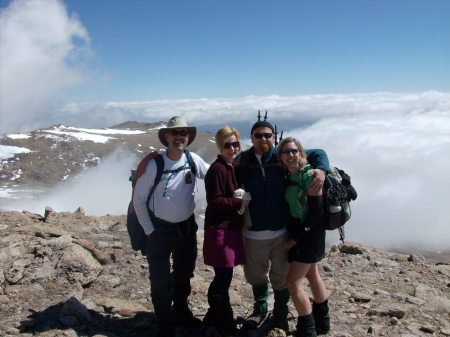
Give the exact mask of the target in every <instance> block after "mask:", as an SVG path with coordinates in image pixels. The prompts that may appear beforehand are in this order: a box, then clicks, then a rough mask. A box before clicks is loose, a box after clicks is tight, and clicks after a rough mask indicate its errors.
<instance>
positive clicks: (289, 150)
mask: <svg viewBox="0 0 450 337" xmlns="http://www.w3.org/2000/svg"><path fill="white" fill-rule="evenodd" d="M299 152H300V151H299V150H297V149H288V150H283V151H281V153H284V154H292V155H293V156H295V155H296V154H297V153H299Z"/></svg>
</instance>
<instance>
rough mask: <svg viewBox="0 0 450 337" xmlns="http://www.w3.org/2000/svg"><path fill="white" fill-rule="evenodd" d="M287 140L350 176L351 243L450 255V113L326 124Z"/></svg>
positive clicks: (402, 114)
mask: <svg viewBox="0 0 450 337" xmlns="http://www.w3.org/2000/svg"><path fill="white" fill-rule="evenodd" d="M397 109H398V110H402V109H399V107H397ZM288 133H289V134H292V135H295V136H297V137H298V138H299V139H300V140H301V141H302V142H303V144H304V145H305V147H306V148H311V147H319V148H323V149H326V151H327V152H328V155H329V157H330V161H331V163H332V164H334V165H336V166H338V167H340V168H342V169H344V170H346V171H347V172H348V173H349V174H350V175H351V177H352V181H353V184H354V186H355V187H356V189H357V191H358V193H359V196H358V199H357V200H356V201H355V202H353V203H352V207H353V208H352V209H353V217H352V219H351V221H350V223H349V224H348V226H347V238H348V239H349V240H351V241H358V242H365V243H369V244H372V245H375V246H378V247H380V246H381V247H388V248H392V247H410V248H415V249H417V250H418V249H423V248H428V249H433V250H438V249H448V248H449V242H450V220H449V219H450V209H449V206H448V205H449V203H450V179H448V172H450V157H449V155H448V154H449V153H450V111H449V110H445V111H422V112H414V111H411V112H409V113H408V112H406V111H405V112H390V113H388V114H381V116H379V115H378V114H373V113H372V114H363V116H359V115H354V116H339V117H331V118H324V119H322V120H320V121H318V122H317V123H315V124H313V125H311V126H309V127H306V128H301V129H294V130H290V131H289V132H288Z"/></svg>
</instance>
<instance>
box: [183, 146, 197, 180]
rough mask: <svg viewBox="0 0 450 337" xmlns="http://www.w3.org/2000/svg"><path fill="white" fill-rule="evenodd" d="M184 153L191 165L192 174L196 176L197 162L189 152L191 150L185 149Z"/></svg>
mask: <svg viewBox="0 0 450 337" xmlns="http://www.w3.org/2000/svg"><path fill="white" fill-rule="evenodd" d="M184 154H185V155H186V158H187V161H188V163H189V166H190V167H191V171H192V174H193V175H194V176H196V175H197V166H196V165H195V162H194V159H193V158H192V155H191V153H190V152H189V150H187V149H185V150H184Z"/></svg>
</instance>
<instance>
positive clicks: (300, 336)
mask: <svg viewBox="0 0 450 337" xmlns="http://www.w3.org/2000/svg"><path fill="white" fill-rule="evenodd" d="M295 337H317V333H316V327H315V322H314V316H313V315H312V314H309V315H306V316H298V319H297V331H296V332H295Z"/></svg>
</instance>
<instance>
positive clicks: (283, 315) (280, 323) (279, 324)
mask: <svg viewBox="0 0 450 337" xmlns="http://www.w3.org/2000/svg"><path fill="white" fill-rule="evenodd" d="M273 295H274V300H275V302H274V305H273V316H274V318H275V319H274V321H275V324H274V325H275V328H278V329H281V330H283V331H285V332H286V333H288V332H289V323H288V319H287V316H288V314H289V307H288V302H289V299H290V296H289V291H288V290H287V288H284V289H281V290H274V292H273Z"/></svg>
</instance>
